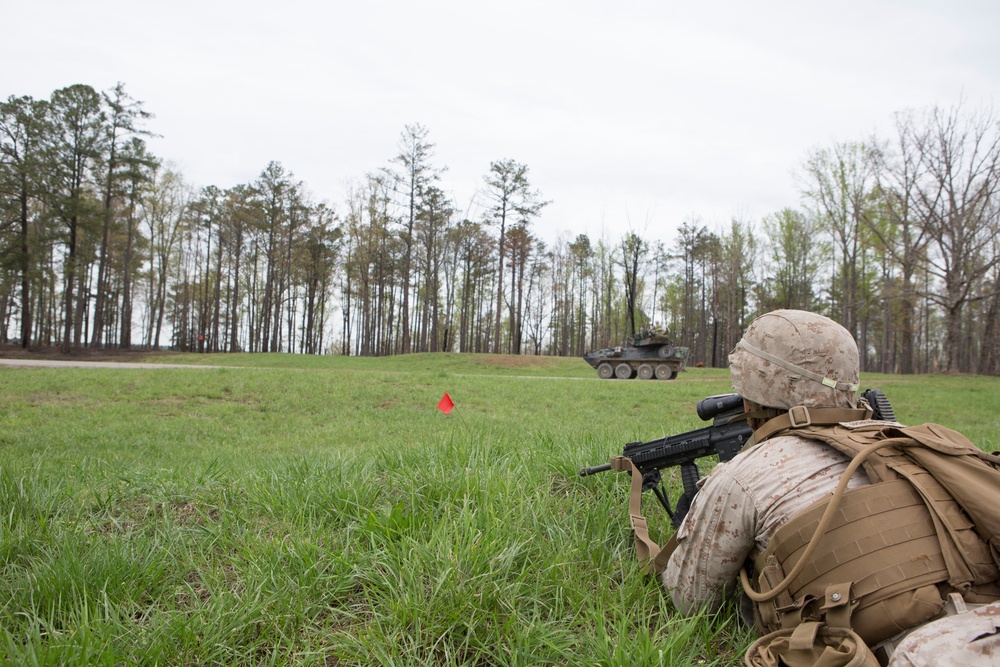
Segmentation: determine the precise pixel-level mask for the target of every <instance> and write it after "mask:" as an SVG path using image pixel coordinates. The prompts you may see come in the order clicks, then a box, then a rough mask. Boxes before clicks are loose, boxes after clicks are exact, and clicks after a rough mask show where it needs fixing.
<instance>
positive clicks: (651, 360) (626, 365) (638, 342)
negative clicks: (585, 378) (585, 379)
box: [583, 332, 688, 380]
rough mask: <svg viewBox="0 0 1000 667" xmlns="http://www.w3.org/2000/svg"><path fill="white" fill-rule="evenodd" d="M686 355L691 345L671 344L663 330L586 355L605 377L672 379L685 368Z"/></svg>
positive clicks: (646, 333) (598, 372) (634, 337)
mask: <svg viewBox="0 0 1000 667" xmlns="http://www.w3.org/2000/svg"><path fill="white" fill-rule="evenodd" d="M687 356H688V348H686V347H676V346H674V345H671V344H670V343H669V342H668V341H667V338H666V336H664V335H663V334H661V333H656V332H644V333H641V334H636V335H635V336H633V337H632V339H631V340H630V341H628V342H627V343H626V344H625V345H623V346H621V347H609V348H605V349H603V350H596V351H594V352H588V353H587V354H585V355H583V358H584V360H586V362H587V363H588V364H590V365H591V366H593V367H594V368H596V369H597V376H598V377H599V378H601V379H602V380H611V379H613V378H618V379H619V380H629V379H631V378H635V377H637V378H639V379H640V380H652V379H653V378H656V379H657V380H673V379H674V378H676V377H677V374H678V373H680V372H681V371H682V370H683V369H684V364H685V362H686V360H687Z"/></svg>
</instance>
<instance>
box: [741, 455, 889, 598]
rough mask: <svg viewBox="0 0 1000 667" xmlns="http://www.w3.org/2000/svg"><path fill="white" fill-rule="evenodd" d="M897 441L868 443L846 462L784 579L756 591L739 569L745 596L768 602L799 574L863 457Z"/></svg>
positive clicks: (809, 558) (817, 544) (809, 559)
mask: <svg viewBox="0 0 1000 667" xmlns="http://www.w3.org/2000/svg"><path fill="white" fill-rule="evenodd" d="M898 445H899V442H898V441H896V440H884V441H882V442H876V443H875V444H873V445H869V446H868V447H866V448H865V449H863V450H861V451H860V452H859V453H858V455H857V456H855V457H854V458H853V459H852V460H851V462H850V463H849V464H848V466H847V469H846V470H844V473H843V474H842V475H841V476H840V482H839V483H838V484H837V488H836V490H835V491H834V492H833V497H832V498H831V499H830V502H829V504H828V505H827V506H826V511H825V512H823V517H822V518H821V519H820V520H819V525H817V526H816V531H815V532H814V533H813V534H812V537H810V538H809V544H808V545H807V546H806V548H805V551H803V552H802V556H800V557H799V560H798V562H797V563H795V567H793V568H792V571H791V572H789V573H788V574H787V575H786V576H785V578H784V579H782V580H781V581H780V582H778V584H777V585H775V586H774V587H773V588H772V589H771V590H769V591H764V592H762V593H758V592H757V591H755V590H754V589H753V587H751V585H750V577H749V575H747V570H746V568H745V567H744V568H742V569H741V570H740V583H741V584H743V591H744V592H745V593H746V594H747V597H748V598H750V599H751V600H753V601H754V602H768V601H770V600H773V599H774V598H776V597H777V596H778V595H779V594H780V593H782V592H783V591H784V590H785V589H786V588H788V586H789V585H790V584H791V583H792V581H793V580H794V579H795V578H796V577H798V576H799V574H801V572H802V570H803V569H804V568H805V566H806V565H807V564H808V563H809V562H810V561H811V560H812V556H813V554H814V553H815V552H816V549H818V548H819V544H820V541H822V539H823V536H824V535H826V531H827V529H828V528H829V527H830V523H831V522H832V521H833V519H834V517H835V516H836V512H837V506H838V505H840V499H841V498H842V497H843V496H844V492H845V491H846V490H847V484H848V482H850V481H851V476H852V475H853V474H854V471H855V470H857V469H858V468H859V467H860V466H861V464H862V463H864V461H865V459H867V458H868V457H869V456H871V455H872V454H873V453H875V452H877V451H878V450H880V449H883V448H884V447H894V446H898Z"/></svg>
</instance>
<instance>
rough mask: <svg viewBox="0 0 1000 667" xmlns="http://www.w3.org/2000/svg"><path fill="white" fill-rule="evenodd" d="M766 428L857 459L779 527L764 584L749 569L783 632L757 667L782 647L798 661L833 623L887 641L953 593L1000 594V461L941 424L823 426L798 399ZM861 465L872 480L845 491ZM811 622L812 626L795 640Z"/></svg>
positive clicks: (763, 649) (769, 616)
mask: <svg viewBox="0 0 1000 667" xmlns="http://www.w3.org/2000/svg"><path fill="white" fill-rule="evenodd" d="M814 412H818V411H814ZM766 427H767V428H766V431H767V433H766V434H764V437H768V436H769V435H772V434H774V433H777V432H781V431H787V430H792V431H794V432H795V433H796V434H797V435H801V436H802V437H805V438H809V439H813V440H819V441H822V442H825V443H827V444H828V445H830V446H831V447H833V448H835V449H837V450H838V451H840V452H842V453H843V454H845V455H847V456H849V457H851V459H852V461H851V464H850V465H849V467H848V469H847V470H846V471H845V473H844V475H843V476H842V478H841V483H840V485H839V487H838V489H837V491H836V492H835V493H834V495H833V497H832V498H831V499H830V500H829V501H824V502H822V503H818V504H817V505H814V506H813V507H811V508H809V509H807V510H806V511H804V512H802V513H800V514H799V515H797V516H795V517H793V518H792V519H791V520H790V521H788V522H787V523H786V524H784V525H783V526H781V528H779V529H778V531H777V532H776V533H775V535H774V537H773V539H772V540H771V542H770V544H769V546H768V549H767V550H766V551H765V552H764V553H763V554H761V555H760V556H759V557H758V558H757V559H756V562H755V573H756V584H757V588H756V589H754V588H753V587H752V586H751V584H750V577H749V576H748V574H747V572H746V570H744V571H743V572H742V573H741V580H742V582H743V587H744V590H745V592H746V593H747V595H748V596H749V597H750V598H751V600H753V601H754V602H755V608H756V613H757V622H758V624H759V625H760V629H761V630H762V634H763V633H771V634H770V635H768V637H771V639H770V640H768V637H764V638H762V640H760V641H759V642H758V644H761V643H762V646H760V647H758V645H757V644H755V645H754V646H755V649H756V650H755V651H754V652H752V654H753V655H751V653H748V655H747V664H748V665H751V664H753V665H762V664H770V663H768V662H766V661H763V662H762V661H761V656H765V657H766V656H777V655H780V657H781V660H784V661H785V662H787V663H788V664H792V663H791V662H789V660H791V659H792V657H793V656H792V655H791V654H790V653H789V650H790V649H789V646H790V645H791V644H793V643H794V644H795V645H796V646H797V647H798V649H799V650H800V651H801V650H803V649H804V648H806V645H807V644H808V642H807V641H806V640H807V639H809V638H813V639H815V638H817V637H820V638H822V637H823V636H824V635H825V633H826V632H827V630H826V629H830V630H836V631H837V632H840V631H841V630H844V631H850V632H853V633H856V636H857V637H858V638H860V640H861V642H862V644H863V645H867V646H875V645H877V644H879V643H880V642H883V641H885V640H887V639H889V638H891V637H893V636H894V635H896V634H898V633H899V632H901V631H903V630H907V629H909V628H912V627H914V626H916V625H920V624H922V623H924V622H926V621H928V620H930V619H932V618H934V617H935V616H938V615H940V614H941V613H942V610H943V608H944V605H945V598H946V597H947V596H948V595H949V594H951V593H958V594H960V595H961V596H962V598H963V599H964V600H965V601H967V602H971V603H978V602H988V601H993V600H996V599H1000V584H998V579H1000V568H998V562H997V554H1000V458H998V457H997V456H995V455H993V454H986V453H984V452H983V451H981V450H979V449H978V448H977V447H975V446H974V445H973V444H972V443H971V442H970V441H969V440H968V439H967V438H966V437H965V436H963V435H962V434H960V433H958V432H956V431H953V430H952V429H948V428H946V427H943V426H940V425H937V424H923V425H921V426H915V427H905V426H902V425H901V424H898V423H895V422H885V421H875V420H862V421H855V422H842V423H833V424H831V423H814V422H813V419H812V415H810V413H809V410H808V409H807V408H804V407H797V408H793V409H792V410H791V411H789V412H788V413H787V414H785V415H781V416H779V417H777V418H775V419H773V420H771V421H770V422H768V424H766ZM762 439H763V438H762ZM859 466H863V467H864V469H865V472H866V473H867V474H868V477H869V479H870V480H871V484H870V485H867V486H863V487H859V488H855V489H852V490H850V491H845V489H846V486H847V480H848V479H850V477H851V474H852V473H853V472H854V471H855V470H856V469H857V468H858V467H859ZM814 624H816V625H815V627H814ZM799 626H808V629H809V632H806V628H805V627H803V628H802V629H800V630H799V631H798V634H796V635H795V636H796V637H797V639H798V641H797V642H791V641H789V640H788V638H789V637H791V636H792V635H793V633H795V631H796V629H798V628H799ZM817 629H818V630H817ZM774 641H777V642H778V643H777V644H775V645H772V642H774ZM866 650H867V649H866ZM802 655H805V654H802ZM752 658H753V659H755V660H757V661H756V662H751V659H752ZM775 659H777V658H775ZM852 659H857V658H852ZM774 664H779V663H778V662H775V663H774ZM832 664H847V662H835V663H832ZM859 664H863V663H859Z"/></svg>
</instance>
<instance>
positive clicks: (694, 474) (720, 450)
mask: <svg viewBox="0 0 1000 667" xmlns="http://www.w3.org/2000/svg"><path fill="white" fill-rule="evenodd" d="M696 412H697V413H698V416H699V417H700V418H701V420H702V421H708V420H709V419H711V420H712V425H711V426H706V427H703V428H699V429H695V430H694V431H688V432H687V433H680V434H677V435H671V436H667V437H665V438H657V439H656V440H650V441H648V442H630V443H628V444H626V445H625V448H624V450H622V456H623V457H625V458H628V459H629V460H631V461H632V466H633V468H634V469H635V470H637V471H638V472H639V473H640V474H641V475H642V490H643V491H649V490H652V491H653V493H655V494H656V498H657V500H659V501H660V504H661V505H663V509H665V510H666V511H667V514H668V515H669V516H670V522H671V523H672V524H673V525H674V528H677V527H679V526H680V525H681V521H683V520H684V516H685V515H686V514H687V511H688V509H689V508H690V506H691V501H692V500H693V499H694V495H695V494H696V493H697V492H698V476H699V475H698V465H697V463H696V461H697V460H698V459H700V458H704V457H706V456H712V455H717V456H718V457H719V460H720V461H728V460H729V459H731V458H733V457H734V456H736V454H738V453H739V451H740V449H742V448H743V445H745V444H746V443H747V441H749V440H750V437H751V436H752V435H753V429H751V428H750V424H748V423H747V421H746V413H745V412H744V408H743V397H742V396H740V395H739V394H720V395H718V396H709V397H708V398H703V399H701V400H700V401H698V405H697V406H696ZM672 466H680V469H681V483H682V484H683V485H684V493H683V495H682V496H681V498H680V500H678V501H677V507H676V508H672V507H671V506H670V500H669V499H668V498H667V495H666V494H665V493H664V492H663V488H662V476H661V475H660V469H661V468H669V467H672ZM605 470H611V464H610V463H605V464H603V465H598V466H590V467H586V468H582V469H581V470H580V476H581V477H586V476H587V475H594V474H596V473H599V472H604V471H605Z"/></svg>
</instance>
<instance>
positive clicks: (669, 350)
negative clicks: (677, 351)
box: [656, 345, 674, 359]
mask: <svg viewBox="0 0 1000 667" xmlns="http://www.w3.org/2000/svg"><path fill="white" fill-rule="evenodd" d="M656 354H658V355H660V359H669V358H670V357H672V356H674V347H673V345H662V346H660V349H659V350H657V351H656Z"/></svg>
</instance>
